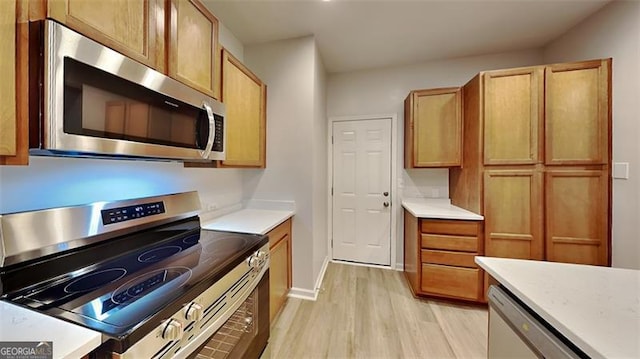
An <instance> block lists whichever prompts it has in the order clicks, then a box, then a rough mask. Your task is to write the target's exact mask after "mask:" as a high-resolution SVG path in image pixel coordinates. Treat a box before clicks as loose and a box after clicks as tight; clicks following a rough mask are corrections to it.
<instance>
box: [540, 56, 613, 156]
mask: <svg viewBox="0 0 640 359" xmlns="http://www.w3.org/2000/svg"><path fill="white" fill-rule="evenodd" d="M610 66H611V63H610V60H597V61H587V62H578V63H569V64H558V65H552V66H547V67H546V69H545V83H546V89H545V102H546V106H545V108H546V113H545V139H546V142H545V143H546V146H545V164H547V165H570V164H583V165H584V164H605V163H607V162H608V159H609V151H610V148H609V143H610V141H609V137H610V125H611V121H610V116H611V115H610V96H609V92H610V91H609V87H610V81H609V79H610Z"/></svg>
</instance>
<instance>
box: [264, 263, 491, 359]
mask: <svg viewBox="0 0 640 359" xmlns="http://www.w3.org/2000/svg"><path fill="white" fill-rule="evenodd" d="M486 353H487V309H486V307H483V306H477V305H464V304H458V303H450V302H445V301H437V300H425V299H415V298H414V297H413V296H412V295H411V292H410V290H409V287H408V286H407V283H406V281H405V279H404V276H403V274H402V272H397V271H392V270H385V269H377V268H369V267H361V266H352V265H345V264H337V263H330V264H329V267H328V268H327V273H326V275H325V278H324V282H323V284H322V289H321V292H320V294H319V296H318V300H317V301H315V302H312V301H307V300H301V299H296V298H289V300H288V302H287V304H286V305H285V307H284V308H283V309H282V312H281V313H280V314H279V316H278V317H277V318H276V321H275V322H274V323H273V324H272V326H271V337H270V339H269V344H268V345H267V348H266V349H265V351H264V353H263V355H262V358H263V359H266V358H273V359H280V358H486V356H487V355H486Z"/></svg>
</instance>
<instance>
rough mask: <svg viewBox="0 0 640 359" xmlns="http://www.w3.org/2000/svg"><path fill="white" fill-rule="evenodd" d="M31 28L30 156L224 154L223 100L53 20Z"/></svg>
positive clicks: (211, 157) (185, 157)
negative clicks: (32, 43)
mask: <svg viewBox="0 0 640 359" xmlns="http://www.w3.org/2000/svg"><path fill="white" fill-rule="evenodd" d="M32 26H33V27H35V28H36V29H35V31H31V33H34V32H35V33H37V34H39V36H38V39H37V40H35V41H34V42H37V43H38V45H37V46H35V47H34V46H33V45H32V47H31V50H30V51H31V52H30V58H31V59H32V61H31V63H30V86H29V88H30V95H29V96H30V99H32V100H30V101H35V103H37V104H38V106H30V107H31V110H30V111H31V113H30V114H29V119H30V121H29V123H30V131H29V133H30V138H29V147H30V154H33V155H58V156H80V157H96V156H97V157H103V156H108V157H129V158H147V159H148V158H153V159H169V160H223V159H224V158H225V141H226V134H225V109H224V105H223V104H222V103H220V102H218V101H216V100H215V99H213V98H212V97H209V96H207V95H205V94H203V93H201V92H199V91H196V90H194V89H192V88H190V87H188V86H186V85H183V84H182V83H180V82H178V81H176V80H174V79H172V78H169V77H167V76H166V75H163V74H161V73H159V72H157V71H155V70H153V69H151V68H149V67H147V66H145V65H142V64H140V63H138V62H136V61H134V60H132V59H130V58H128V57H126V56H123V55H121V54H120V53H118V52H115V51H113V50H111V49H110V48H108V47H105V46H103V45H101V44H99V43H97V42H95V41H93V40H91V39H89V38H87V37H85V36H82V35H80V34H78V33H76V32H74V31H72V30H70V29H68V28H66V27H64V26H62V25H60V24H58V23H56V22H54V21H52V20H45V21H42V22H39V23H34V24H33V25H32ZM33 52H37V53H33ZM32 55H34V56H32ZM194 56H198V55H197V52H195V53H194ZM34 58H35V59H36V60H35V61H34V60H33V59H34ZM36 72H37V75H35V76H34V74H35V73H36Z"/></svg>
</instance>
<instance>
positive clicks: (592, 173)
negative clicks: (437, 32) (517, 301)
mask: <svg viewBox="0 0 640 359" xmlns="http://www.w3.org/2000/svg"><path fill="white" fill-rule="evenodd" d="M610 78H611V60H610V59H605V60H595V61H584V62H576V63H567V64H555V65H548V66H534V67H527V68H519V69H510V70H499V71H488V72H482V73H480V74H478V75H477V76H476V77H474V78H473V79H472V80H471V81H470V82H469V83H467V84H466V85H465V86H464V88H463V98H464V131H463V133H464V144H465V145H464V147H463V165H462V167H458V168H452V169H451V171H450V177H449V181H450V183H449V187H450V191H451V193H450V196H451V200H452V203H453V204H455V205H457V206H460V207H463V208H466V209H469V210H471V211H475V212H476V213H481V214H483V215H484V217H485V255H487V256H495V257H509V258H522V259H538V260H542V259H546V260H550V261H559V262H570V263H584V264H595V265H609V264H610V248H609V247H610V223H611V90H610V82H611V81H610Z"/></svg>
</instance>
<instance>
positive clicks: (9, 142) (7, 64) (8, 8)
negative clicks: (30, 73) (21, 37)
mask: <svg viewBox="0 0 640 359" xmlns="http://www.w3.org/2000/svg"><path fill="white" fill-rule="evenodd" d="M16 5H17V3H16V2H15V1H13V0H11V1H0V49H2V56H0V74H2V78H3V80H2V81H0V94H2V96H0V156H15V154H16V150H17V147H16V136H17V121H18V117H17V113H16V109H17V107H16V100H17V98H16V41H17V37H16V29H17V27H16V24H17V19H18V18H17V6H16Z"/></svg>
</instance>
